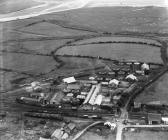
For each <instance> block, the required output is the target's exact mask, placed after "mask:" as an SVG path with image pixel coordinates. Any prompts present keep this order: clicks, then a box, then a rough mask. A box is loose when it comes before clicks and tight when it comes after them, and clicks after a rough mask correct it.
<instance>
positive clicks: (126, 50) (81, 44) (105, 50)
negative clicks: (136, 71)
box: [56, 37, 162, 63]
mask: <svg viewBox="0 0 168 140" xmlns="http://www.w3.org/2000/svg"><path fill="white" fill-rule="evenodd" d="M134 39H135V40H134ZM114 41H116V42H114ZM100 42H101V43H100ZM102 42H103V43H102ZM126 42H127V43H126ZM136 42H137V43H136ZM138 42H141V43H138ZM142 43H144V44H142ZM148 44H154V45H148ZM155 45H158V46H155ZM159 46H161V45H160V44H159V43H158V42H157V41H155V40H150V39H149V40H147V39H140V38H131V37H125V40H124V37H121V40H120V38H119V37H97V38H93V39H87V40H82V41H78V42H75V43H74V45H69V46H65V47H62V48H60V49H59V50H58V51H57V52H56V55H73V56H93V57H98V56H100V57H103V58H111V59H115V60H117V59H119V60H123V59H125V60H137V61H142V62H154V63H162V59H161V57H160V55H161V54H160V47H159Z"/></svg>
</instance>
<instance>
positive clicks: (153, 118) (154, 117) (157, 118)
mask: <svg viewBox="0 0 168 140" xmlns="http://www.w3.org/2000/svg"><path fill="white" fill-rule="evenodd" d="M148 121H161V114H156V113H148Z"/></svg>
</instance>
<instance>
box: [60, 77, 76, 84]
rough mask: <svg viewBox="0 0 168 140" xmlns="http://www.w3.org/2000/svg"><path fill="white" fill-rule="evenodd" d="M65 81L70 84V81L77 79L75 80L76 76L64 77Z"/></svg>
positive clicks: (73, 81)
mask: <svg viewBox="0 0 168 140" xmlns="http://www.w3.org/2000/svg"><path fill="white" fill-rule="evenodd" d="M63 82H64V83H67V84H70V83H75V82H76V80H75V77H68V78H64V79H63Z"/></svg>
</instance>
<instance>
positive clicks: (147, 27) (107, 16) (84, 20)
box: [41, 7, 168, 33]
mask: <svg viewBox="0 0 168 140" xmlns="http://www.w3.org/2000/svg"><path fill="white" fill-rule="evenodd" d="M138 9H139V8H137V7H105V8H88V9H77V10H72V11H64V12H60V13H52V14H48V15H42V16H41V17H42V18H46V19H54V18H55V19H56V18H58V16H59V17H60V18H61V17H65V18H66V19H68V21H69V22H70V23H73V24H77V25H85V26H87V27H90V28H93V29H96V30H101V31H108V32H113V33H114V32H120V31H132V32H142V33H146V32H159V33H168V30H167V29H168V28H167V27H168V24H167V15H166V14H165V13H167V9H166V8H162V7H145V8H141V10H138Z"/></svg>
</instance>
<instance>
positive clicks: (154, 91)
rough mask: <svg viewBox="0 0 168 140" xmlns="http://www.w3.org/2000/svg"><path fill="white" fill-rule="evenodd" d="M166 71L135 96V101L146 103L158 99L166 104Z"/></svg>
mask: <svg viewBox="0 0 168 140" xmlns="http://www.w3.org/2000/svg"><path fill="white" fill-rule="evenodd" d="M167 85H168V73H166V74H164V75H163V76H162V77H161V78H160V79H159V80H158V81H156V82H155V83H154V84H153V85H151V86H150V87H149V88H147V89H145V91H144V92H143V93H141V94H140V95H139V96H137V97H136V98H135V101H136V102H141V103H148V102H152V101H160V102H161V103H164V104H167V101H168V94H167V91H168V86H167Z"/></svg>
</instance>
